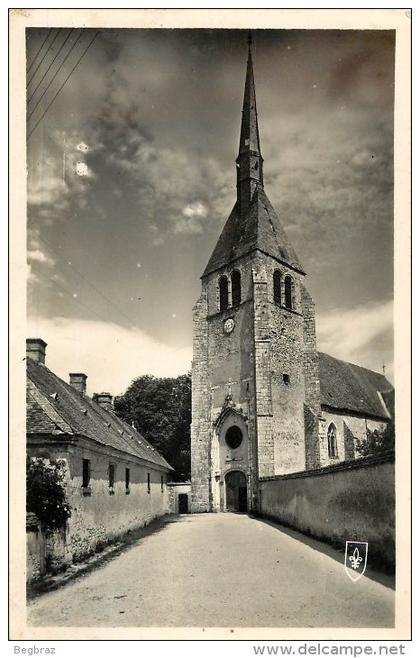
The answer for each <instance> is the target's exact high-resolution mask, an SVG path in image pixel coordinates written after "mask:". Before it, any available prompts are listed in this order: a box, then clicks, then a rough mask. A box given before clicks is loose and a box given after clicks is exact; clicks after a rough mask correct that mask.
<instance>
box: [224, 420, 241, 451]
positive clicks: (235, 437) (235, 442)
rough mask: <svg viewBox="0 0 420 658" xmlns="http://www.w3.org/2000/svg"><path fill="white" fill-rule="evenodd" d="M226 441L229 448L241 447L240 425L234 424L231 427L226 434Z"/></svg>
mask: <svg viewBox="0 0 420 658" xmlns="http://www.w3.org/2000/svg"><path fill="white" fill-rule="evenodd" d="M225 441H226V443H227V445H228V446H229V448H232V450H235V449H236V448H239V446H240V445H241V443H242V430H241V428H240V427H238V426H237V425H232V426H231V427H229V429H228V430H227V432H226V434H225Z"/></svg>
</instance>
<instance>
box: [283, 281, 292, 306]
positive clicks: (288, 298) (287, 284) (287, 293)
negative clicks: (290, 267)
mask: <svg viewBox="0 0 420 658" xmlns="http://www.w3.org/2000/svg"><path fill="white" fill-rule="evenodd" d="M284 305H285V307H286V308H289V309H292V308H293V300H292V277H291V276H289V275H287V276H285V277H284Z"/></svg>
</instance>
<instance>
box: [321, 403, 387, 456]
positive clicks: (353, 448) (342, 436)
mask: <svg viewBox="0 0 420 658" xmlns="http://www.w3.org/2000/svg"><path fill="white" fill-rule="evenodd" d="M323 417H324V423H323V431H322V432H321V434H320V465H321V466H328V465H330V464H334V463H337V462H341V461H347V460H349V459H354V458H356V459H357V458H358V457H360V454H359V453H358V450H357V445H356V439H361V440H363V439H365V438H366V432H367V430H368V429H369V430H371V431H373V430H375V429H376V430H383V429H385V427H386V422H384V421H380V420H373V419H371V418H363V417H360V416H352V415H350V414H347V413H345V412H339V411H335V410H334V411H332V410H329V409H325V408H324V409H323ZM330 423H334V425H335V426H336V429H337V451H338V456H337V458H335V459H331V458H330V457H329V456H328V442H327V431H328V426H329V424H330Z"/></svg>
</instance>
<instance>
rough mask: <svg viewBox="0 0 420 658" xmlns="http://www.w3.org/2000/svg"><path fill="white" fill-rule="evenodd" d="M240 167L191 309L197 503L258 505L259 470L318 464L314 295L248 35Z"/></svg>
mask: <svg viewBox="0 0 420 658" xmlns="http://www.w3.org/2000/svg"><path fill="white" fill-rule="evenodd" d="M236 167H237V198H236V203H235V205H234V207H233V210H232V212H231V214H230V216H229V218H228V220H227V222H226V224H225V226H224V228H223V231H222V233H221V235H220V238H219V240H218V242H217V244H216V247H215V249H214V251H213V253H212V255H211V257H210V260H209V262H208V264H207V267H206V268H205V270H204V273H203V275H202V277H201V279H202V292H201V295H200V298H199V299H198V301H197V303H196V305H195V307H194V311H193V320H194V337H193V365H192V425H191V483H192V511H193V512H204V511H225V510H232V511H247V510H251V509H257V508H258V479H259V478H260V477H262V476H270V475H278V474H284V473H290V472H296V471H302V470H304V469H305V468H307V467H309V466H311V465H312V466H313V465H316V463H317V457H316V453H317V450H318V447H317V436H318V420H319V419H318V416H319V414H320V402H319V374H318V361H317V358H318V357H317V353H316V341H315V325H314V310H313V302H312V300H311V298H310V297H309V294H308V293H307V291H306V289H305V288H304V286H303V280H304V276H305V273H304V271H303V268H302V266H301V265H300V263H299V261H298V259H297V256H296V254H295V252H294V249H293V247H292V246H291V245H290V243H289V241H288V239H287V236H286V234H285V232H284V230H283V228H282V226H281V223H280V220H279V218H278V216H277V214H276V212H275V210H274V209H273V207H272V205H271V203H270V201H269V200H268V198H267V196H266V193H265V191H264V178H263V158H262V155H261V148H260V138H259V130H258V117H257V106H256V97H255V84H254V74H253V64H252V44H251V42H249V49H248V62H247V72H246V80H245V93H244V101H243V110H242V124H241V134H240V143H239V154H238V157H237V159H236ZM305 424H306V425H307V431H306V436H305Z"/></svg>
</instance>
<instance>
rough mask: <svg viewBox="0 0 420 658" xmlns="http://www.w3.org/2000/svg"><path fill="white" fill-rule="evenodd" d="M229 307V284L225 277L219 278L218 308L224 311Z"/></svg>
mask: <svg viewBox="0 0 420 658" xmlns="http://www.w3.org/2000/svg"><path fill="white" fill-rule="evenodd" d="M228 306H229V284H228V278H227V276H221V277H220V279H219V308H220V310H221V311H226V309H227V308H228Z"/></svg>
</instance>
